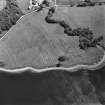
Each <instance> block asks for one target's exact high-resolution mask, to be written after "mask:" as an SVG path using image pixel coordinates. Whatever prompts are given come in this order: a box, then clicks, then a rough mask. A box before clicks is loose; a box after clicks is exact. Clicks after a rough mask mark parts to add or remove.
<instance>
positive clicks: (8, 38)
mask: <svg viewBox="0 0 105 105" xmlns="http://www.w3.org/2000/svg"><path fill="white" fill-rule="evenodd" d="M47 12H48V9H44V10H43V11H41V12H39V13H36V12H32V13H30V14H27V15H24V16H23V17H22V18H21V19H20V20H19V21H18V22H17V23H16V25H14V26H13V27H12V28H11V29H10V30H9V31H8V33H7V34H6V35H5V36H4V37H3V38H2V39H1V40H0V61H1V62H5V68H21V67H34V68H44V67H56V66H58V64H59V62H60V61H59V57H61V56H64V57H65V58H66V60H65V61H63V62H60V66H61V67H71V66H74V65H79V64H85V65H93V64H94V63H97V62H99V61H100V59H101V58H102V56H103V51H102V50H101V48H100V47H89V48H88V49H85V50H83V49H80V47H79V37H78V36H68V35H66V34H64V29H63V28H62V27H61V26H59V25H58V24H49V23H47V22H46V21H45V17H46V15H47ZM104 12H105V7H104V6H95V7H92V8H91V7H90V8H89V7H86V8H78V7H69V8H67V7H58V8H57V10H56V13H55V14H54V17H56V18H58V19H60V20H62V19H63V20H65V21H66V22H68V23H69V25H70V26H71V27H72V28H77V27H89V28H90V29H91V30H93V32H94V37H98V36H100V35H103V36H104V28H105V27H104ZM103 43H104V40H103Z"/></svg>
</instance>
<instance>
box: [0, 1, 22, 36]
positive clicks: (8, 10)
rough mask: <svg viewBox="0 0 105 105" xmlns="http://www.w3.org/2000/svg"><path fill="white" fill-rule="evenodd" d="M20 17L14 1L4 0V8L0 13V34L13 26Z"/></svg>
mask: <svg viewBox="0 0 105 105" xmlns="http://www.w3.org/2000/svg"><path fill="white" fill-rule="evenodd" d="M22 15H23V13H22V11H21V9H20V8H19V7H18V5H17V3H16V0H6V6H5V7H4V8H3V9H2V11H0V34H2V32H4V31H8V30H9V29H10V28H11V27H12V26H13V25H15V24H16V22H17V21H18V19H19V18H20V17H21V16H22Z"/></svg>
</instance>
